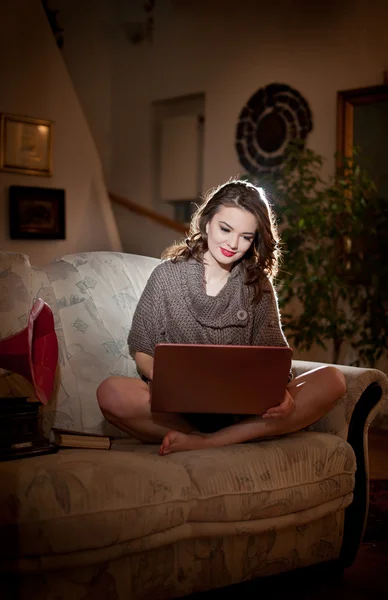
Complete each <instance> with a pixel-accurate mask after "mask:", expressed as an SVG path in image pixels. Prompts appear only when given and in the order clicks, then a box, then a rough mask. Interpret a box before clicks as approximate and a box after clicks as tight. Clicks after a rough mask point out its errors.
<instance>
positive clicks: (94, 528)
mask: <svg viewBox="0 0 388 600" xmlns="http://www.w3.org/2000/svg"><path fill="white" fill-rule="evenodd" d="M114 448H115V449H112V450H109V451H106V450H75V449H74V450H61V451H60V452H59V454H57V455H47V456H43V457H36V458H29V459H25V460H18V461H13V462H8V463H1V464H0V482H1V483H0V522H1V525H2V540H3V543H2V545H1V550H0V552H1V553H3V556H4V555H6V556H7V557H8V559H10V558H11V557H13V558H14V559H17V557H19V558H20V557H25V559H27V558H28V559H31V560H32V559H33V557H38V556H42V557H44V556H46V557H48V556H50V555H57V560H58V555H66V556H67V557H68V554H69V553H80V552H82V551H85V550H86V549H88V550H90V551H92V550H95V551H97V550H98V549H102V548H105V549H106V548H113V547H120V548H121V550H120V552H124V553H125V552H127V553H129V552H131V551H139V550H140V549H144V548H147V547H155V546H158V545H159V546H160V545H163V544H164V543H165V542H166V540H168V541H169V542H171V541H176V540H177V539H184V538H188V537H194V536H197V537H198V536H201V535H205V536H206V535H217V534H218V535H225V534H226V535H228V534H230V535H233V534H236V533H239V532H240V533H241V532H242V531H245V532H247V531H253V532H257V531H260V530H261V531H262V530H265V529H267V528H268V527H270V526H275V528H276V527H280V528H281V527H285V526H287V524H288V525H290V523H292V524H293V525H295V523H296V524H298V525H300V526H303V525H304V524H305V523H306V522H312V521H314V520H316V519H318V518H321V517H323V516H324V515H326V514H330V513H333V512H335V511H337V510H338V509H340V508H344V507H345V506H347V505H348V504H349V503H350V502H351V499H352V491H353V486H354V473H355V457H354V454H353V451H352V449H351V447H350V446H349V445H348V444H347V442H345V441H343V440H341V439H340V438H338V437H336V436H332V435H328V434H324V433H315V432H300V433H297V434H293V435H290V436H284V437H282V438H279V439H272V440H267V441H263V442H259V443H246V444H239V445H235V446H230V447H227V448H226V447H225V448H218V449H212V450H207V451H205V450H202V451H196V452H182V453H177V454H172V455H169V456H166V457H160V456H159V455H158V453H157V446H152V445H145V444H140V443H137V442H131V441H130V440H119V441H117V442H115V443H114ZM66 560H68V558H67V559H66ZM57 564H58V563H57ZM8 566H9V565H8Z"/></svg>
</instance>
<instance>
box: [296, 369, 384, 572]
mask: <svg viewBox="0 0 388 600" xmlns="http://www.w3.org/2000/svg"><path fill="white" fill-rule="evenodd" d="M319 366H323V364H322V363H314V362H306V361H298V360H296V361H293V364H292V368H293V372H294V376H297V375H301V374H302V373H305V372H306V371H310V370H311V369H315V368H317V367H319ZM333 366H336V367H337V368H338V369H340V370H341V371H342V373H343V374H344V375H345V378H346V385H347V393H346V394H345V396H343V398H341V399H340V400H339V402H338V403H337V405H336V406H335V407H334V408H333V410H331V411H330V412H329V413H328V414H327V415H326V416H325V417H323V418H322V419H320V420H319V421H317V422H316V423H314V424H313V425H311V426H310V427H309V430H311V431H322V432H326V433H332V434H335V435H338V436H340V437H342V438H343V439H344V440H347V442H348V443H349V444H350V445H351V446H352V448H353V451H354V454H355V456H356V464H357V468H356V475H355V485H354V490H353V502H352V503H351V504H350V506H348V508H347V509H346V511H345V523H344V537H343V543H342V548H341V553H340V563H341V564H342V566H344V567H349V566H351V565H352V564H353V562H354V559H355V557H356V555H357V551H358V548H359V545H360V543H361V541H362V538H363V535H364V532H365V528H366V522H367V517H368V506H369V460H368V429H369V426H370V424H371V423H372V421H373V420H374V418H375V417H376V415H377V414H378V413H379V412H380V411H381V410H382V408H383V405H384V402H385V401H386V399H387V397H388V378H387V376H386V375H385V374H384V373H383V372H382V371H379V370H377V369H367V368H362V367H348V366H344V365H333Z"/></svg>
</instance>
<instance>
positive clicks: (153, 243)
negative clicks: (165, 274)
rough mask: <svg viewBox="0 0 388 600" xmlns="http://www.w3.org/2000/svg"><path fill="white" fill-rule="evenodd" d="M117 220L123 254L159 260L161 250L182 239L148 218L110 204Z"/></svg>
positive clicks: (177, 232)
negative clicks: (151, 257) (152, 257)
mask: <svg viewBox="0 0 388 600" xmlns="http://www.w3.org/2000/svg"><path fill="white" fill-rule="evenodd" d="M112 206H113V212H114V215H115V217H116V220H117V224H118V227H119V232H120V236H121V239H122V240H123V252H128V253H130V254H140V255H141V256H154V257H155V258H160V256H161V254H162V252H163V250H164V249H165V248H167V246H171V244H173V243H174V242H175V241H177V240H181V239H182V238H183V237H184V234H183V233H179V231H175V230H174V229H170V228H169V227H166V226H164V225H161V224H160V223H157V222H156V221H153V220H151V219H149V218H148V217H145V216H142V215H138V214H136V213H134V212H132V211H130V210H128V209H127V208H125V207H124V206H122V205H120V204H114V203H113V204H112Z"/></svg>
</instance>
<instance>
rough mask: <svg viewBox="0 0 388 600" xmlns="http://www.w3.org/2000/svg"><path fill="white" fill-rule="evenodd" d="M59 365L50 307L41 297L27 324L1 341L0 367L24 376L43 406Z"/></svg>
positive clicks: (49, 393) (47, 398)
mask: <svg viewBox="0 0 388 600" xmlns="http://www.w3.org/2000/svg"><path fill="white" fill-rule="evenodd" d="M57 364H58V340H57V336H56V333H55V330H54V318H53V313H52V311H51V308H50V307H49V305H48V304H46V302H44V300H42V298H38V299H37V300H36V302H35V304H34V305H33V307H32V309H31V312H30V315H29V318H28V325H27V327H26V328H25V329H23V330H22V331H19V333H16V334H15V335H11V336H9V337H7V338H4V339H3V340H0V367H1V368H2V369H7V370H8V371H12V372H13V373H17V374H18V375H22V376H23V377H25V378H26V379H27V380H28V381H30V383H32V385H33V386H34V390H35V394H36V397H37V398H38V400H39V401H40V402H41V403H42V404H47V403H48V401H49V399H50V396H51V393H52V391H53V387H54V378H55V369H56V367H57Z"/></svg>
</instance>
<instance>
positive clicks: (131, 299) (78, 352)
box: [0, 252, 159, 436]
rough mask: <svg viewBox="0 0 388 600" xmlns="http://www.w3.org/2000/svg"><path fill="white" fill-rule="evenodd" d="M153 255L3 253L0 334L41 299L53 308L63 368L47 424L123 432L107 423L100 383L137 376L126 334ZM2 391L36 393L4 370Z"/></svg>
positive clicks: (16, 325)
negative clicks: (47, 258)
mask: <svg viewBox="0 0 388 600" xmlns="http://www.w3.org/2000/svg"><path fill="white" fill-rule="evenodd" d="M158 262H159V261H158V260H157V259H155V258H149V257H145V256H135V255H132V254H124V253H116V252H87V253H81V254H73V255H66V256H63V257H62V258H60V259H58V260H56V261H54V262H52V263H50V264H49V265H47V266H45V267H42V268H36V267H32V266H31V265H30V263H29V260H28V257H27V256H25V255H23V254H16V253H6V252H0V278H1V279H0V339H1V338H2V337H6V336H8V335H11V334H13V333H16V332H18V331H20V330H21V329H23V328H24V327H25V325H26V323H27V317H28V313H29V311H30V309H31V306H32V304H33V302H34V300H35V298H37V297H41V298H43V300H44V301H45V302H47V303H48V305H49V306H50V307H51V309H52V311H53V314H54V322H55V331H56V334H57V337H58V343H59V367H58V370H57V377H56V385H55V389H54V393H53V397H52V398H51V400H50V402H49V404H48V405H47V406H46V407H45V408H44V409H43V410H42V416H43V423H44V430H45V432H46V433H47V432H48V430H49V429H50V428H51V427H52V426H56V427H64V428H67V429H76V430H79V431H86V432H95V433H107V434H109V435H117V436H122V435H124V434H123V432H121V431H119V430H118V429H117V428H116V427H113V425H110V424H109V423H107V422H106V421H105V420H104V418H103V415H102V413H101V411H100V409H99V406H98V403H97V398H96V389H97V387H98V385H99V384H100V383H101V381H102V380H103V379H105V378H106V377H109V375H127V376H132V377H133V376H135V377H136V376H137V372H136V365H135V362H134V360H133V359H132V358H131V357H130V356H129V352H128V345H127V336H128V332H129V328H130V326H131V323H132V316H133V312H134V309H135V307H136V303H137V301H138V299H139V297H140V295H141V292H142V290H143V288H144V286H145V283H146V281H147V279H148V277H149V275H150V274H151V272H152V270H153V269H154V268H155V266H156V265H157V264H158ZM0 392H1V394H2V395H3V396H8V395H9V396H16V395H28V396H30V395H31V394H32V386H31V385H30V384H28V383H27V382H26V380H25V379H24V378H22V377H20V376H18V375H14V374H9V373H6V374H5V373H4V372H3V373H2V376H0Z"/></svg>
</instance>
